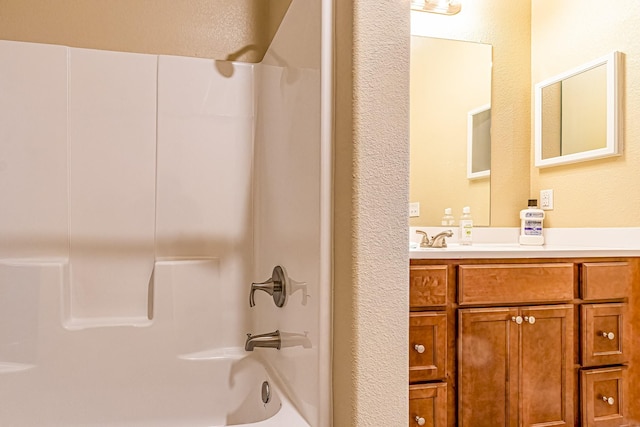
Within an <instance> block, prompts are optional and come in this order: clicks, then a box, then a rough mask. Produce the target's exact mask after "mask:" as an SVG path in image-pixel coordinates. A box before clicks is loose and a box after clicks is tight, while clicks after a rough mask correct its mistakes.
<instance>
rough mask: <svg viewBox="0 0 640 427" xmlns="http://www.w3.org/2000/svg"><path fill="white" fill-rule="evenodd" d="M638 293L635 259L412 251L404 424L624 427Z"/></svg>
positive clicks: (638, 393) (548, 251) (569, 253)
mask: <svg viewBox="0 0 640 427" xmlns="http://www.w3.org/2000/svg"><path fill="white" fill-rule="evenodd" d="M638 288H640V258H638V257H637V252H635V251H627V252H624V251H617V252H616V251H611V252H608V251H595V250H594V251H589V250H578V251H576V250H562V249H558V250H553V249H552V248H549V247H546V248H544V249H539V248H538V249H534V250H532V251H526V250H514V251H509V250H504V248H501V250H497V251H496V250H488V251H482V250H479V249H475V250H466V251H465V250H460V251H456V250H432V251H429V250H416V251H411V260H410V313H409V325H410V326H409V327H410V330H409V381H410V384H409V425H410V426H416V425H424V426H438V427H441V426H461V427H479V426H485V425H486V426H492V427H495V426H574V425H580V426H584V427H587V426H589V427H591V426H598V427H600V426H624V425H633V424H629V423H630V422H631V420H632V419H637V418H638V417H639V414H637V413H632V412H633V411H635V412H638V409H637V408H635V406H638V405H637V403H636V404H633V402H638V401H640V390H639V389H640V387H638V385H637V384H638V379H639V377H638V374H637V373H636V372H635V368H634V364H633V362H634V358H635V359H636V361H637V360H638V356H636V354H637V352H638V349H637V347H638V345H637V344H636V345H634V342H633V340H632V331H633V330H634V328H635V329H636V331H635V333H636V334H637V333H638V331H637V329H638V324H639V322H638V320H639V316H638V314H637V313H636V309H634V307H636V306H637V301H638V299H639V297H638V295H636V294H637V293H638ZM636 341H637V340H636ZM631 384H636V385H635V386H634V387H630V385H631ZM630 411H632V412H630Z"/></svg>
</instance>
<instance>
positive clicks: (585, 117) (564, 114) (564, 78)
mask: <svg viewBox="0 0 640 427" xmlns="http://www.w3.org/2000/svg"><path fill="white" fill-rule="evenodd" d="M617 57H618V53H617V52H614V53H613V54H611V55H608V56H607V57H605V58H601V59H599V60H596V61H593V62H591V63H588V64H585V65H584V66H582V67H578V68H577V69H575V70H572V71H569V72H567V73H563V74H561V75H559V76H555V77H553V78H551V79H548V80H546V81H544V82H541V83H539V84H537V85H536V166H539V167H541V166H551V165H557V164H565V163H573V162H577V161H582V160H589V159H594V158H601V157H607V156H612V155H617V154H620V150H619V141H618V136H617V135H618V119H617V117H618V108H617V105H618V102H619V101H618V95H617V92H618V91H617V85H618V79H617V69H618V67H617V62H618V61H617Z"/></svg>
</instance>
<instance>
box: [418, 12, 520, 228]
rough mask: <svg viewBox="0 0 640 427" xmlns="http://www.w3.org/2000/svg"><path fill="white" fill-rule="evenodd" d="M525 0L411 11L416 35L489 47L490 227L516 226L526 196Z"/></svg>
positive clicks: (518, 222)
mask: <svg viewBox="0 0 640 427" xmlns="http://www.w3.org/2000/svg"><path fill="white" fill-rule="evenodd" d="M530 6H531V0H523V1H512V0H475V1H470V2H463V5H462V11H461V12H460V13H459V14H457V15H454V16H443V15H436V14H430V13H422V12H412V16H411V32H412V34H417V35H426V36H433V37H442V38H450V39H456V40H467V41H476V42H481V43H489V44H491V45H492V46H493V79H492V91H491V225H492V226H493V227H507V226H511V227H512V226H519V224H520V220H519V212H520V209H522V208H523V207H526V204H527V199H528V198H529V176H528V174H527V171H528V170H529V157H530V156H529V150H530V139H529V138H530V133H531V130H530V126H531V117H530V111H531V77H530V56H531V55H530V45H531V39H530V22H531V9H530Z"/></svg>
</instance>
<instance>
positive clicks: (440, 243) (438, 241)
mask: <svg viewBox="0 0 640 427" xmlns="http://www.w3.org/2000/svg"><path fill="white" fill-rule="evenodd" d="M451 236H453V231H451V230H447V231H443V232H441V233H438V234H436V235H435V236H433V237H432V238H431V240H430V241H429V245H430V246H431V247H432V248H446V247H447V241H446V240H445V237H451Z"/></svg>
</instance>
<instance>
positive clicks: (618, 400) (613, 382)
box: [580, 366, 627, 427]
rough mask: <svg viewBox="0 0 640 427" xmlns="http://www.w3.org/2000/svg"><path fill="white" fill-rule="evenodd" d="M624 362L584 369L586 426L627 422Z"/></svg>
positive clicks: (605, 426) (612, 426) (615, 425)
mask: <svg viewBox="0 0 640 427" xmlns="http://www.w3.org/2000/svg"><path fill="white" fill-rule="evenodd" d="M626 373H627V369H626V367H625V366H617V367H612V368H601V369H591V370H583V371H582V372H581V376H580V380H581V381H580V383H581V384H580V393H581V399H580V400H581V402H582V425H583V427H618V426H622V425H625V413H626V400H625V397H626V395H627V391H626Z"/></svg>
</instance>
